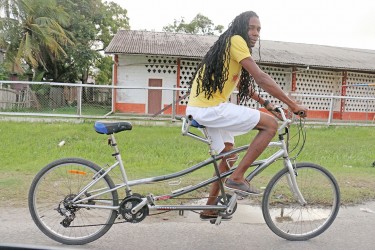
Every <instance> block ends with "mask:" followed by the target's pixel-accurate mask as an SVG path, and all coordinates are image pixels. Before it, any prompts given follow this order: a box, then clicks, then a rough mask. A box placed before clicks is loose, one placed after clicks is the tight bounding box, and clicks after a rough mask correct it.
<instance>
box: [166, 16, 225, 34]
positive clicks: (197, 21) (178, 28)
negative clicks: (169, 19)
mask: <svg viewBox="0 0 375 250" xmlns="http://www.w3.org/2000/svg"><path fill="white" fill-rule="evenodd" d="M223 29H224V26H223V25H217V26H215V25H214V23H213V22H212V21H211V20H210V19H209V18H208V17H206V16H203V15H202V14H197V15H196V16H195V17H194V19H193V20H192V21H191V22H190V23H185V20H184V18H183V17H182V18H181V20H176V19H175V20H174V22H173V24H169V25H168V26H165V27H163V31H167V32H182V33H189V34H201V35H215V34H217V33H219V34H220V33H222V32H223Z"/></svg>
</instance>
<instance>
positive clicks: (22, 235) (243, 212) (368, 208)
mask: <svg viewBox="0 0 375 250" xmlns="http://www.w3.org/2000/svg"><path fill="white" fill-rule="evenodd" d="M0 223H1V224H0V225H1V226H0V237H1V238H0V246H1V245H3V246H4V245H13V244H18V245H19V244H21V245H24V246H39V247H45V249H90V250H91V249H92V250H96V249H163V250H164V249H195V250H200V249H205V250H207V249H217V250H220V249H223V250H228V249H230V250H235V249H278V250H283V249H288V250H294V249H319V250H322V249H330V250H331V249H340V250H341V249H356V250H357V249H361V250H367V249H369V250H370V249H371V250H372V249H375V247H374V246H375V202H372V203H367V204H363V205H360V206H355V207H346V208H345V207H342V208H341V210H340V212H339V214H338V217H337V219H336V221H335V222H334V223H333V225H332V226H331V227H330V228H329V229H328V230H327V231H326V232H324V233H323V234H322V235H320V236H318V237H316V238H314V239H311V240H309V241H305V242H291V241H287V240H284V239H281V238H279V237H278V236H276V235H275V234H273V233H272V232H271V231H270V230H269V229H268V227H267V226H266V224H265V223H264V220H263V218H262V216H261V210H260V208H252V207H250V206H249V205H239V207H238V210H237V212H236V213H235V215H234V218H233V220H231V221H227V222H222V223H221V225H220V226H215V225H211V224H209V223H208V222H202V221H200V220H199V219H198V217H197V215H196V214H194V213H185V215H184V216H183V217H182V216H176V217H175V218H173V216H172V218H171V216H169V215H162V216H158V217H156V216H153V217H152V216H151V217H148V218H146V219H145V220H144V221H143V222H141V223H140V224H119V225H115V226H113V227H112V228H111V229H110V230H109V232H108V233H107V234H106V235H104V236H103V237H102V238H100V239H99V240H97V241H95V242H92V243H90V244H87V245H84V246H64V245H61V244H59V243H57V242H54V241H52V240H50V239H49V238H48V237H46V236H45V235H44V234H43V233H41V232H40V231H39V230H38V228H37V227H36V226H35V225H34V223H33V222H32V220H31V217H30V215H29V212H28V210H27V209H26V208H16V209H11V208H6V207H0ZM0 249H1V247H0Z"/></svg>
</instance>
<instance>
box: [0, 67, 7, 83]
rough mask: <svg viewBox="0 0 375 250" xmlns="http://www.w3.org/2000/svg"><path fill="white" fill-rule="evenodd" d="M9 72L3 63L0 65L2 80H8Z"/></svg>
mask: <svg viewBox="0 0 375 250" xmlns="http://www.w3.org/2000/svg"><path fill="white" fill-rule="evenodd" d="M8 76H9V72H8V71H7V70H6V68H5V65H4V64H3V63H1V64H0V80H8Z"/></svg>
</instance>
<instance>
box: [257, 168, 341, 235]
mask: <svg viewBox="0 0 375 250" xmlns="http://www.w3.org/2000/svg"><path fill="white" fill-rule="evenodd" d="M295 171H296V173H297V176H296V181H297V185H298V188H299V190H300V192H301V194H302V196H303V198H304V199H305V200H306V202H307V204H305V205H301V204H300V203H299V202H298V200H297V199H296V198H295V197H294V195H293V193H292V191H291V189H290V186H289V184H288V176H289V171H288V169H287V168H284V169H282V170H281V171H280V172H278V173H277V174H276V175H275V176H274V177H273V178H272V179H271V181H270V182H269V184H268V185H267V188H266V190H265V192H264V196H263V204H262V211H263V217H264V220H265V221H266V223H267V225H268V227H269V228H270V229H271V230H272V231H273V232H274V233H275V234H277V235H278V236H280V237H282V238H284V239H287V240H294V241H297V240H308V239H311V238H313V237H316V236H318V235H319V234H321V233H323V232H324V231H325V230H326V229H327V228H328V227H329V226H330V225H331V224H332V222H333V221H334V220H335V218H336V216H337V213H338V211H339V206H340V190H339V186H338V184H337V182H336V180H335V178H334V177H333V176H332V174H330V173H329V172H328V171H327V170H326V169H324V168H323V167H321V166H319V165H316V164H313V163H297V164H296V169H295Z"/></svg>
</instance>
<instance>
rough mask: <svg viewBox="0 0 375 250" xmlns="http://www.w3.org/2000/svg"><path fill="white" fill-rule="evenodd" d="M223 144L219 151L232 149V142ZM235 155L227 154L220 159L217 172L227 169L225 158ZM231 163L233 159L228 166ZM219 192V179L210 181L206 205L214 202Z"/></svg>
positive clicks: (231, 164)
mask: <svg viewBox="0 0 375 250" xmlns="http://www.w3.org/2000/svg"><path fill="white" fill-rule="evenodd" d="M224 144H225V148H224V149H223V151H221V152H222V153H224V152H228V151H230V150H232V149H233V144H232V143H224ZM236 156H237V155H229V156H227V157H225V158H223V159H222V160H221V161H220V164H219V172H220V173H223V172H225V171H227V170H229V167H228V164H227V161H226V160H227V159H228V158H232V157H236ZM233 164H234V161H233V162H230V167H232V166H233ZM219 192H220V186H219V181H217V182H214V183H212V185H211V190H210V194H209V197H208V200H207V205H213V204H215V202H216V198H217V196H218V195H219Z"/></svg>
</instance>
